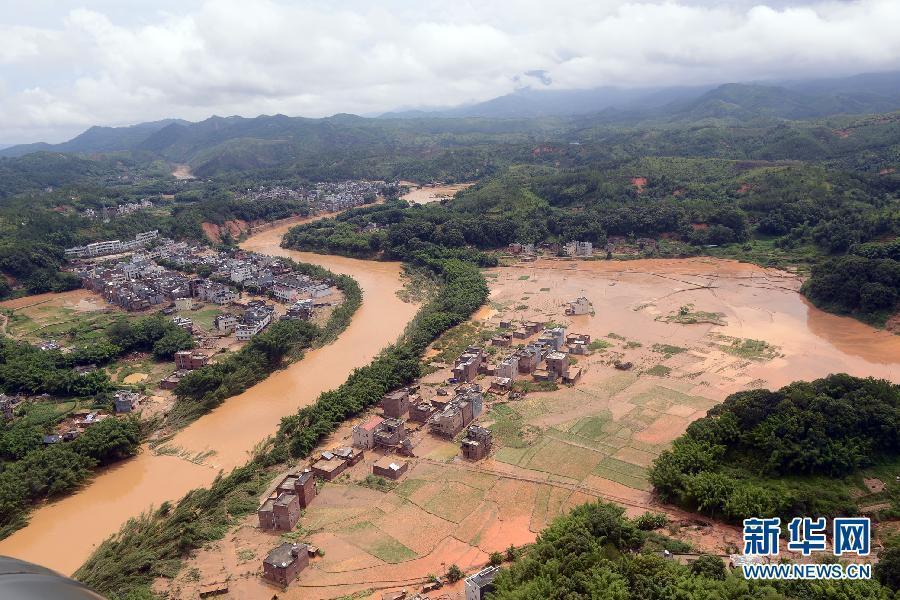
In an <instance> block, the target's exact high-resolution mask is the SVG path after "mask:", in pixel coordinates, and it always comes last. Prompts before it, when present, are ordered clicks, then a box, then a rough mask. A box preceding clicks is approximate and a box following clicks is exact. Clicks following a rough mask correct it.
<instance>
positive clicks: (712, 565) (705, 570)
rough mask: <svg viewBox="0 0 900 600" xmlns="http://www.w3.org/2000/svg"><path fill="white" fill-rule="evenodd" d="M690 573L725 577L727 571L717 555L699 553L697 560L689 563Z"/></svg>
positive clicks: (709, 576) (715, 577) (714, 577)
mask: <svg viewBox="0 0 900 600" xmlns="http://www.w3.org/2000/svg"><path fill="white" fill-rule="evenodd" d="M691 573H693V574H694V575H699V576H700V577H708V578H709V579H725V576H726V574H727V571H726V570H725V563H724V562H723V561H722V559H721V558H719V557H718V556H713V555H712V554H701V555H700V556H698V557H697V560H695V561H694V562H693V563H691Z"/></svg>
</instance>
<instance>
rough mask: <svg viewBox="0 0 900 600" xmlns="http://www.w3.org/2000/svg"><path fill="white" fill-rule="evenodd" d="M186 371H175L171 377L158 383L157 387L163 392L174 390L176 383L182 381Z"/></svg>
mask: <svg viewBox="0 0 900 600" xmlns="http://www.w3.org/2000/svg"><path fill="white" fill-rule="evenodd" d="M187 374H188V371H186V370H184V369H176V370H175V371H174V372H173V373H172V374H171V375H169V376H168V377H166V378H165V379H163V380H162V381H160V382H159V387H161V388H162V389H164V390H174V389H175V387H176V386H177V385H178V382H179V381H181V380H182V379H184V376H185V375H187Z"/></svg>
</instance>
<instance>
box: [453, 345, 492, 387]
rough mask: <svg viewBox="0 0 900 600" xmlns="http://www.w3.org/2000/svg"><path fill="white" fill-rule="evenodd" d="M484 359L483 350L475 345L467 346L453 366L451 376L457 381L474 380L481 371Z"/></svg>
mask: <svg viewBox="0 0 900 600" xmlns="http://www.w3.org/2000/svg"><path fill="white" fill-rule="evenodd" d="M484 360H485V356H484V350H483V349H481V348H478V347H476V346H469V347H468V348H466V351H465V352H463V353H462V354H461V355H460V356H459V358H457V359H456V364H455V365H454V367H453V377H454V379H456V380H457V381H475V378H476V377H478V373H479V372H480V371H481V369H482V366H483V363H484Z"/></svg>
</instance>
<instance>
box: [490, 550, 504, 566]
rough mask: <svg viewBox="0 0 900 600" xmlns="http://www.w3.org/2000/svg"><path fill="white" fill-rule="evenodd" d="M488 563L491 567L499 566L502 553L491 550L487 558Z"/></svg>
mask: <svg viewBox="0 0 900 600" xmlns="http://www.w3.org/2000/svg"><path fill="white" fill-rule="evenodd" d="M488 563H489V564H490V565H491V566H492V567H499V566H500V565H501V564H503V555H502V554H500V553H499V552H491V556H490V558H489V559H488Z"/></svg>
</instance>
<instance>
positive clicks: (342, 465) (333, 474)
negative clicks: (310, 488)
mask: <svg viewBox="0 0 900 600" xmlns="http://www.w3.org/2000/svg"><path fill="white" fill-rule="evenodd" d="M327 454H328V456H330V458H326V457H324V456H323V457H322V459H321V460H319V461H318V462H316V463H315V464H314V465H313V466H312V472H313V473H314V474H315V475H316V476H317V477H321V478H322V479H324V480H325V481H333V480H334V479H336V478H337V476H338V475H340V474H341V473H343V472H344V469H346V468H347V461H345V460H343V459H340V458H338V457H336V456H334V455H333V454H331V453H330V452H328V453H327Z"/></svg>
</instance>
